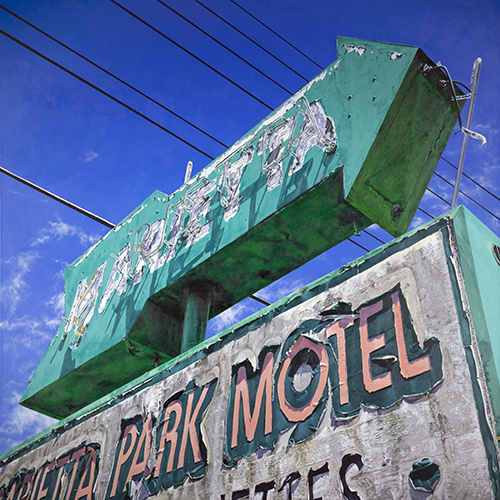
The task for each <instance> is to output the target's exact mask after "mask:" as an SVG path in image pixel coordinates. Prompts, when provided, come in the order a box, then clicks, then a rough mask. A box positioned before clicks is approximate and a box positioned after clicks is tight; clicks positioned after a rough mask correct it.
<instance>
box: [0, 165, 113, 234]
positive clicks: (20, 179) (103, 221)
mask: <svg viewBox="0 0 500 500" xmlns="http://www.w3.org/2000/svg"><path fill="white" fill-rule="evenodd" d="M0 172H2V173H4V174H5V175H8V176H9V177H12V178H13V179H15V180H16V181H18V182H21V183H22V184H24V185H26V186H28V187H30V188H31V189H34V190H35V191H38V192H39V193H42V194H44V195H45V196H48V197H49V198H52V199H53V200H55V201H58V202H59V203H62V204H63V205H65V206H67V207H69V208H71V209H72V210H75V211H76V212H78V213H80V214H82V215H85V216H86V217H88V218H89V219H92V220H94V221H96V222H99V224H102V225H103V226H106V227H108V228H110V229H113V228H114V227H115V224H113V223H112V222H109V221H107V220H106V219H103V218H102V217H99V216H98V215H96V214H93V213H92V212H89V211H88V210H85V209H84V208H82V207H79V206H78V205H75V204H74V203H71V202H70V201H68V200H65V199H64V198H61V197H60V196H58V195H57V194H54V193H51V192H50V191H48V190H47V189H44V188H42V187H40V186H38V185H37V184H34V183H33V182H31V181H28V180H26V179H24V178H23V177H21V176H19V175H17V174H14V173H13V172H11V171H10V170H7V169H6V168H3V167H0Z"/></svg>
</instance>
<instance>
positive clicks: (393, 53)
mask: <svg viewBox="0 0 500 500" xmlns="http://www.w3.org/2000/svg"><path fill="white" fill-rule="evenodd" d="M402 55H403V54H401V52H391V56H390V58H391V61H395V60H396V59H398V58H400V57H401V56H402Z"/></svg>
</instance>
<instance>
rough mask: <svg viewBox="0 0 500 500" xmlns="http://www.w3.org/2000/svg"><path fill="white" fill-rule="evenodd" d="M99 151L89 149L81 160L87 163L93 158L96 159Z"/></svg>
mask: <svg viewBox="0 0 500 500" xmlns="http://www.w3.org/2000/svg"><path fill="white" fill-rule="evenodd" d="M98 156H99V153H96V152H95V151H92V150H90V151H87V152H86V153H84V154H83V158H80V160H82V161H84V162H85V163H90V162H91V161H92V160H95V159H96V158H98Z"/></svg>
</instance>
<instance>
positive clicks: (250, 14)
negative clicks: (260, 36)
mask: <svg viewBox="0 0 500 500" xmlns="http://www.w3.org/2000/svg"><path fill="white" fill-rule="evenodd" d="M196 1H198V0H196ZM231 2H232V3H234V5H236V7H239V8H240V9H241V10H242V11H243V12H246V13H247V14H248V15H249V16H250V17H251V18H252V19H255V20H256V21H257V22H258V23H259V24H261V25H262V26H264V28H267V29H268V30H269V31H270V32H271V33H273V34H274V35H276V36H277V37H278V38H279V39H281V40H283V41H284V42H285V43H286V44H288V45H290V47H292V48H293V49H295V50H296V51H297V52H298V53H299V54H302V55H303V56H304V57H305V58H306V59H308V60H309V61H311V62H312V63H313V64H315V65H316V66H317V67H318V68H319V69H323V67H322V66H321V65H319V64H318V63H317V62H316V61H314V60H313V59H311V58H310V57H309V56H308V55H307V54H304V52H302V51H301V50H300V49H298V48H297V47H295V45H293V44H291V43H290V42H289V41H288V40H286V39H285V38H283V37H282V36H281V35H280V34H279V33H277V32H276V31H274V30H273V29H271V28H270V27H269V26H268V25H267V24H264V23H263V22H262V21H261V20H260V19H258V18H257V17H255V16H254V15H253V14H252V13H251V12H249V11H248V10H246V9H244V8H243V7H242V6H241V5H240V4H238V3H236V2H235V1H234V0H231ZM198 3H200V2H198Z"/></svg>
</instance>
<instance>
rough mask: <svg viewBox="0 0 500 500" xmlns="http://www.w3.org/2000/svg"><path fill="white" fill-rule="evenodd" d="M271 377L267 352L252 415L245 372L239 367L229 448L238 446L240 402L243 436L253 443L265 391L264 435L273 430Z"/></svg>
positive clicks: (270, 359) (270, 362) (271, 361)
mask: <svg viewBox="0 0 500 500" xmlns="http://www.w3.org/2000/svg"><path fill="white" fill-rule="evenodd" d="M272 375H273V353H272V352H268V353H267V354H266V357H265V358H264V363H263V366H262V372H261V375H260V379H259V387H258V388H257V395H256V396H255V406H254V409H253V415H252V414H251V411H250V399H249V397H248V383H247V371H246V368H245V367H244V366H240V368H239V370H238V374H237V376H236V387H235V394H234V411H233V436H232V439H231V448H234V447H235V446H237V444H238V427H239V422H240V401H241V403H242V405H243V423H244V425H245V436H246V438H247V441H248V442H251V441H253V439H254V437H255V431H256V429H257V423H258V421H259V414H260V408H261V406H262V398H263V395H264V390H265V391H266V412H265V417H264V418H265V431H264V432H265V434H269V433H270V432H271V431H272V429H273V414H272V388H273V384H272Z"/></svg>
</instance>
